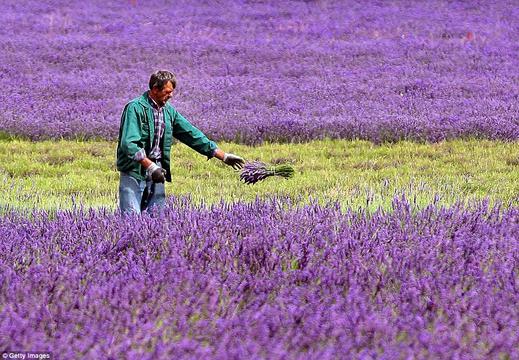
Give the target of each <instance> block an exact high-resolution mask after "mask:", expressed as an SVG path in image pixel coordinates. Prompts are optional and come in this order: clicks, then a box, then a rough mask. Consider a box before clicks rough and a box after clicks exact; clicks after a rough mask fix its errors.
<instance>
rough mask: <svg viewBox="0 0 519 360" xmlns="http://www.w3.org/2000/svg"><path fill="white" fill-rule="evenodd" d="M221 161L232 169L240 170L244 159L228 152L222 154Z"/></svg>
mask: <svg viewBox="0 0 519 360" xmlns="http://www.w3.org/2000/svg"><path fill="white" fill-rule="evenodd" d="M223 162H224V163H226V164H227V165H229V166H232V168H233V169H234V170H240V169H241V168H242V167H243V165H244V164H245V160H243V159H242V158H241V157H239V156H238V155H234V154H230V153H225V155H224V156H223Z"/></svg>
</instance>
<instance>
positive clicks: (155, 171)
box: [146, 161, 166, 184]
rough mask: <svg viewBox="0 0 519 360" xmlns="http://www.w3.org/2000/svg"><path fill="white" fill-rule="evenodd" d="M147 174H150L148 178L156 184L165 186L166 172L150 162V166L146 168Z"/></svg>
mask: <svg viewBox="0 0 519 360" xmlns="http://www.w3.org/2000/svg"><path fill="white" fill-rule="evenodd" d="M146 172H147V173H148V178H149V179H151V181H153V182H154V183H161V184H163V183H164V181H166V170H164V169H163V168H161V167H160V166H158V165H157V164H155V163H154V162H151V161H150V165H149V166H148V167H147V168H146Z"/></svg>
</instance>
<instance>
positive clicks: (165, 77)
mask: <svg viewBox="0 0 519 360" xmlns="http://www.w3.org/2000/svg"><path fill="white" fill-rule="evenodd" d="M169 81H171V85H173V89H175V88H176V87H177V78H176V77H175V74H173V73H172V72H170V71H167V70H159V71H155V72H154V73H153V74H151V77H150V90H151V89H153V88H154V87H158V88H159V90H162V89H163V88H164V86H165V85H166V84H167V83H168V82H169Z"/></svg>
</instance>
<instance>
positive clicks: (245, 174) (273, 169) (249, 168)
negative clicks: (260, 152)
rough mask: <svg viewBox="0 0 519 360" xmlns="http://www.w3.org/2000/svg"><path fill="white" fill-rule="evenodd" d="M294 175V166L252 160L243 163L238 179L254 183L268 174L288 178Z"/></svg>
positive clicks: (246, 182)
mask: <svg viewBox="0 0 519 360" xmlns="http://www.w3.org/2000/svg"><path fill="white" fill-rule="evenodd" d="M293 175H294V168H293V167H292V166H290V165H276V166H268V165H267V164H265V163H263V162H261V161H252V162H248V163H246V164H245V166H244V167H243V168H242V170H241V173H240V180H243V181H244V182H245V184H255V183H257V182H258V181H261V180H263V179H266V178H267V177H269V176H281V177H284V178H285V179H288V178H290V177H292V176H293Z"/></svg>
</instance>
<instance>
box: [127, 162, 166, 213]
mask: <svg viewBox="0 0 519 360" xmlns="http://www.w3.org/2000/svg"><path fill="white" fill-rule="evenodd" d="M120 175H121V177H120V179H119V208H120V209H121V213H123V214H129V213H135V214H140V213H141V212H142V211H144V210H151V209H152V208H157V209H159V208H162V207H163V206H164V204H165V203H166V193H165V189H164V184H159V183H153V182H152V181H151V180H138V179H136V178H134V177H133V176H131V175H129V174H127V173H124V172H120ZM145 190H146V191H145ZM146 193H147V194H148V195H147V197H145V198H144V200H145V201H143V195H146ZM146 200H147V201H146Z"/></svg>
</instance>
